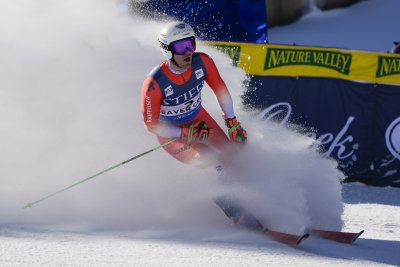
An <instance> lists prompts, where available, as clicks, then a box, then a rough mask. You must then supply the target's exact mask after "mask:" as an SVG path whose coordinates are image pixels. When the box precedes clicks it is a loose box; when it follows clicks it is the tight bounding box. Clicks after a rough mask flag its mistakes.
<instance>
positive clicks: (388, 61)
mask: <svg viewBox="0 0 400 267" xmlns="http://www.w3.org/2000/svg"><path fill="white" fill-rule="evenodd" d="M395 74H400V57H378V69H377V70H376V78H379V77H384V76H389V75H395Z"/></svg>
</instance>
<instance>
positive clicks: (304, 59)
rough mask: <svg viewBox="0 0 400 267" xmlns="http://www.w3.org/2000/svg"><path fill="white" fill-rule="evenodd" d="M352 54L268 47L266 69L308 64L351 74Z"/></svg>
mask: <svg viewBox="0 0 400 267" xmlns="http://www.w3.org/2000/svg"><path fill="white" fill-rule="evenodd" d="M351 59H352V55H351V54H347V53H341V52H333V51H328V50H304V49H283V48H268V49H267V56H266V60H265V65H264V70H267V69H273V68H277V67H282V66H294V65H308V66H317V67H323V68H328V69H333V70H335V71H337V72H340V73H342V74H346V75H349V72H350V65H351Z"/></svg>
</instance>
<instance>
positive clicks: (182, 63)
mask: <svg viewBox="0 0 400 267" xmlns="http://www.w3.org/2000/svg"><path fill="white" fill-rule="evenodd" d="M192 57H193V52H192V51H190V50H187V51H186V52H185V54H183V55H174V60H175V62H176V63H177V64H178V66H176V64H174V65H175V66H176V67H178V68H179V69H180V70H187V69H188V68H190V67H191V66H192Z"/></svg>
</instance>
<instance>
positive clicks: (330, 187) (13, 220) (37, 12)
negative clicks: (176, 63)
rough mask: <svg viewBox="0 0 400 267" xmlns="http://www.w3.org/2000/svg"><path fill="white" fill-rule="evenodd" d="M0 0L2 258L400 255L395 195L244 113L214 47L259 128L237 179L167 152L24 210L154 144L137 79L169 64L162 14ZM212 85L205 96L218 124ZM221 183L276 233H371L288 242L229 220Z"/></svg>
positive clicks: (221, 259)
mask: <svg viewBox="0 0 400 267" xmlns="http://www.w3.org/2000/svg"><path fill="white" fill-rule="evenodd" d="M392 2H393V1H392ZM378 3H379V1H366V2H361V3H360V4H359V5H355V6H353V7H351V8H353V9H354V10H356V8H357V6H359V7H363V8H364V9H368V6H369V7H370V8H371V9H372V10H373V8H374V7H376V5H378ZM393 3H394V2H393ZM365 5H368V6H365ZM380 5H382V4H380ZM0 6H1V8H0V36H1V37H0V38H1V39H0V40H1V41H0V47H1V49H0V58H1V59H2V60H1V61H0V72H1V73H2V75H1V76H0V81H1V84H2V87H1V89H0V94H1V97H0V107H1V108H2V112H1V113H0V116H1V118H0V121H1V124H0V127H1V131H0V135H1V140H3V143H2V151H3V153H2V154H1V155H0V157H1V160H0V162H1V163H0V164H1V165H0V172H1V176H0V177H1V178H0V181H1V186H0V251H1V253H0V265H1V266H15V265H18V266H21V265H22V266H27V265H39V266H40V265H67V266H68V265H69V266H76V265H83V266H110V265H113V266H132V265H137V266H143V265H147V266H151V265H157V266H160V265H168V266H171V265H185V266H199V265H205V264H213V265H217V266H223V265H227V264H231V265H237V266H248V265H251V266H257V265H260V266H265V265H272V266H273V265H290V266H293V265H298V266H304V265H307V266H320V265H321V264H328V265H336V264H339V265H353V266H357V265H368V266H375V265H385V264H392V265H399V264H400V258H399V256H398V255H397V251H398V250H399V247H400V242H399V241H398V240H400V233H399V230H398V228H399V224H398V221H399V219H400V218H399V214H400V212H399V204H400V203H399V198H398V192H397V191H396V190H394V189H390V188H388V189H376V188H368V187H365V186H361V185H346V186H344V188H342V186H341V185H340V183H339V180H340V178H341V173H340V172H338V171H337V170H336V168H335V166H336V165H335V162H332V161H329V160H326V159H321V158H320V157H319V156H318V154H317V153H316V152H315V151H312V150H311V149H309V147H310V144H311V143H310V140H308V139H306V138H304V137H302V136H298V135H297V134H295V133H293V132H291V131H289V130H287V129H283V128H281V127H279V126H276V125H272V124H269V123H265V122H259V121H257V120H256V119H254V116H253V115H254V113H246V112H244V111H242V110H241V107H240V95H241V93H242V91H243V90H244V89H243V88H242V87H241V84H242V81H243V79H244V78H245V75H244V73H243V72H242V71H241V70H239V69H235V68H233V67H232V66H231V65H230V62H229V60H228V59H227V58H226V57H225V56H224V55H222V54H219V53H218V52H216V51H213V50H212V49H210V48H207V47H204V46H200V47H199V50H202V51H205V52H206V53H208V54H210V55H211V56H212V57H213V58H214V60H215V61H216V63H217V65H218V67H219V69H220V71H221V75H222V76H223V78H224V79H225V81H226V83H227V85H228V87H229V88H230V90H231V92H232V95H233V98H234V101H235V106H236V109H237V116H238V118H239V119H240V120H241V121H242V123H243V125H244V126H245V128H246V129H247V130H248V132H249V137H250V138H249V144H248V145H247V146H246V147H245V149H243V150H242V151H241V153H240V154H239V153H238V155H234V160H235V163H236V165H237V166H240V171H237V172H228V173H229V175H230V176H231V177H232V178H233V179H234V180H235V183H234V184H233V185H232V186H230V187H228V188H226V187H221V186H220V184H219V183H218V180H217V178H216V174H215V172H214V170H213V168H212V167H211V168H210V169H208V170H199V169H197V168H195V167H191V166H186V165H183V164H181V163H178V162H176V161H175V160H173V159H172V158H171V157H169V156H168V155H167V153H165V152H164V151H162V150H158V151H155V152H152V153H150V154H148V155H146V156H145V157H142V158H140V159H137V160H135V161H133V162H131V163H129V164H127V165H124V166H122V167H119V168H117V169H115V170H113V171H112V172H109V173H106V174H103V175H101V176H99V177H97V178H95V179H93V180H91V181H88V182H86V183H83V184H81V185H79V186H77V187H74V188H72V189H70V190H68V191H66V192H64V193H62V194H59V195H56V196H54V197H52V198H49V199H47V200H45V201H43V202H42V203H39V204H38V205H36V206H34V207H33V208H30V209H22V207H23V206H24V205H26V204H27V203H30V202H32V201H35V200H37V199H40V198H41V197H43V196H46V195H48V194H50V193H53V192H56V191H57V190H60V189H62V188H64V187H67V186H69V185H71V184H73V183H75V182H77V181H79V180H80V179H84V178H86V177H89V176H90V175H92V174H94V173H96V172H99V171H101V170H104V169H106V168H108V167H110V166H113V165H115V164H117V163H119V162H122V161H124V160H126V159H128V158H130V157H132V156H135V155H137V154H140V153H142V152H144V151H147V150H148V149H150V148H153V147H156V146H157V145H158V144H157V142H156V140H155V138H154V136H153V135H152V134H150V133H148V132H146V131H145V130H144V128H143V123H142V119H141V112H140V87H141V83H142V81H143V79H144V77H145V76H146V75H147V73H148V72H149V71H150V70H151V69H152V68H153V67H154V66H155V65H157V64H159V63H160V62H161V61H162V60H163V58H162V54H161V53H160V51H159V48H158V47H157V42H156V41H155V40H156V36H157V34H158V32H159V30H160V29H161V27H162V26H163V23H157V22H152V21H146V20H143V19H141V18H136V17H131V16H128V15H126V14H124V13H122V12H121V8H119V7H118V6H117V5H115V1H110V0H84V1H79V0H70V1H48V0H38V1H28V0H21V1H11V0H5V1H3V2H2V3H1V5H0ZM382 6H383V5H382ZM392 8H393V6H391V7H390V8H388V9H389V10H391V9H392ZM332 12H339V11H332ZM369 12H371V11H369ZM312 14H313V13H311V14H309V15H308V16H312ZM326 14H327V16H328V17H329V14H332V13H330V12H328V13H326ZM343 16H344V17H346V12H345V10H343ZM324 17H325V16H321V17H320V19H321V20H322V21H323V20H324ZM304 19H307V16H306V17H304ZM301 23H302V20H301V21H300V22H298V24H300V25H301ZM296 25H297V23H296V24H295V25H293V26H287V27H282V28H280V29H281V30H282V31H284V30H286V29H291V28H295V27H296ZM357 25H358V24H357ZM325 30H326V29H325ZM274 31H275V32H276V33H277V32H279V28H277V29H275V30H273V31H271V32H270V40H271V41H274ZM298 31H299V30H297V32H298ZM332 34H335V33H334V32H332ZM315 35H316V34H314V35H313V37H314V38H316V37H315ZM337 36H338V38H339V39H340V38H341V35H339V34H338V35H337ZM369 36H370V35H369ZM359 39H360V38H359ZM294 41H296V40H294ZM276 42H278V43H279V41H278V40H276ZM290 42H292V41H290ZM310 42H311V40H310ZM356 48H357V47H356ZM371 49H372V48H371ZM382 49H385V48H382ZM204 91H205V96H204V105H205V106H206V108H207V109H208V110H209V111H210V112H211V113H212V114H213V115H215V118H216V119H217V120H218V121H219V123H221V126H222V127H224V126H223V125H222V120H221V119H220V115H221V114H220V110H219V108H218V106H217V105H216V101H215V98H214V96H213V95H212V94H211V93H210V92H209V91H210V90H209V89H208V88H205V89H204ZM226 193H229V194H232V193H234V194H235V195H237V196H238V197H239V198H240V199H241V201H242V202H243V203H244V204H245V205H246V207H247V208H248V209H249V210H251V211H252V212H254V213H255V214H256V215H257V217H259V218H260V219H261V220H262V221H263V223H265V224H266V225H267V226H268V227H271V228H274V229H277V230H281V231H286V232H290V233H301V232H303V231H304V230H305V229H306V228H308V227H326V228H330V229H340V228H341V227H342V226H343V227H344V229H345V230H350V231H358V230H361V229H365V230H366V233H365V234H364V235H363V238H362V239H360V240H359V241H358V242H357V243H356V244H355V245H353V246H347V245H341V244H335V243H332V242H328V241H321V240H318V239H315V238H310V239H309V240H306V241H307V242H306V241H305V242H304V244H302V245H301V247H300V248H299V249H294V248H288V247H286V246H284V245H281V244H277V243H276V242H273V241H270V240H267V239H265V238H264V237H262V236H259V235H257V234H254V233H249V232H247V231H244V230H240V229H237V228H235V227H232V226H231V225H230V222H229V220H228V219H227V218H225V217H224V215H223V213H222V212H221V211H220V210H219V209H218V208H217V207H216V206H215V205H214V203H213V202H212V198H213V197H215V196H216V195H220V194H226ZM396 216H397V217H396Z"/></svg>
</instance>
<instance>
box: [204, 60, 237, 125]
mask: <svg viewBox="0 0 400 267" xmlns="http://www.w3.org/2000/svg"><path fill="white" fill-rule="evenodd" d="M199 54H200V58H201V60H202V61H203V64H204V66H205V68H206V73H207V74H206V78H205V80H206V83H207V84H208V85H209V86H210V88H211V89H212V90H213V92H214V94H215V96H216V97H217V100H218V103H219V105H220V107H221V109H222V112H223V113H224V115H225V116H226V117H228V118H233V117H235V113H234V111H233V101H232V97H231V94H230V93H229V91H228V88H227V87H226V84H225V82H224V81H223V80H222V78H221V75H220V74H219V71H218V69H217V67H216V66H215V63H214V61H213V60H212V58H211V57H209V56H208V55H207V54H204V53H199Z"/></svg>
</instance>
